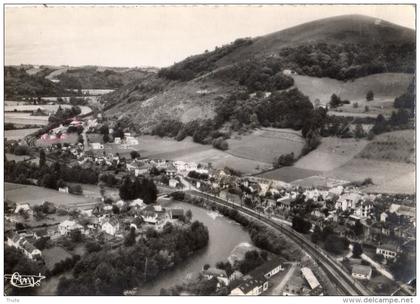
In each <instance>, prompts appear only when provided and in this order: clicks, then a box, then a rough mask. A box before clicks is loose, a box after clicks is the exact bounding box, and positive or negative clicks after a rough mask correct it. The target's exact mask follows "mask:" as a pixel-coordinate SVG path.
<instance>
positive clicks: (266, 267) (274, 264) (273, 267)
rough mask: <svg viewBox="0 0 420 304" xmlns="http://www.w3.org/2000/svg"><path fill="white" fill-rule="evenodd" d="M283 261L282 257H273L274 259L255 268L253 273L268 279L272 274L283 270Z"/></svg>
mask: <svg viewBox="0 0 420 304" xmlns="http://www.w3.org/2000/svg"><path fill="white" fill-rule="evenodd" d="M283 270H284V268H283V263H282V260H281V259H280V258H273V259H272V260H270V261H268V262H266V263H264V264H262V265H261V266H259V267H257V268H256V269H254V270H253V271H252V272H251V274H252V275H256V276H263V277H265V278H266V279H267V280H268V279H270V278H271V277H272V276H274V275H276V274H278V273H279V272H280V271H283Z"/></svg>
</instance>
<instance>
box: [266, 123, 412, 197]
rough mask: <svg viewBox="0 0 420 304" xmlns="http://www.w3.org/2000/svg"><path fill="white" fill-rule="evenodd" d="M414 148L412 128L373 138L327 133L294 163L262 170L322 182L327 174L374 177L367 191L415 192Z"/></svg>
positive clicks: (277, 176)
mask: <svg viewBox="0 0 420 304" xmlns="http://www.w3.org/2000/svg"><path fill="white" fill-rule="evenodd" d="M414 157H415V151H414V135H413V131H412V130H404V131H394V132H390V133H384V134H382V135H379V136H377V137H376V138H375V139H374V140H372V141H367V140H356V139H351V138H350V139H344V138H334V137H328V138H323V139H322V143H321V145H320V146H319V147H318V148H317V149H316V150H314V151H312V152H310V153H309V154H308V155H306V156H304V157H302V158H301V159H299V160H298V161H297V162H296V163H295V164H294V165H293V166H291V167H283V168H280V169H277V170H273V171H269V172H266V173H263V174H261V175H260V176H261V177H266V178H273V179H278V180H282V181H286V182H293V183H295V184H299V185H305V186H309V185H319V184H320V183H321V184H322V183H324V182H326V181H327V180H328V178H332V179H337V180H339V181H343V182H345V181H362V180H363V179H365V178H367V177H370V178H372V180H373V182H374V185H370V186H368V187H366V188H364V191H366V192H384V193H408V194H410V193H415V192H414V191H415V164H414V162H415V160H414Z"/></svg>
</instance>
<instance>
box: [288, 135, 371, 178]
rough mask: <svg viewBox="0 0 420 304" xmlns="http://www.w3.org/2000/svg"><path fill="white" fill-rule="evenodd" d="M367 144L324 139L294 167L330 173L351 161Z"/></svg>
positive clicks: (352, 140) (348, 139) (366, 142)
mask: <svg viewBox="0 0 420 304" xmlns="http://www.w3.org/2000/svg"><path fill="white" fill-rule="evenodd" d="M367 144H368V141H367V140H364V139H361V140H356V139H353V138H337V137H324V138H322V141H321V144H320V145H319V146H318V148H316V150H314V151H312V152H310V153H309V154H307V155H305V156H304V157H302V158H301V159H299V160H298V161H297V162H296V163H295V164H294V167H296V168H300V169H305V170H315V171H330V170H333V169H335V168H338V167H340V166H342V165H344V164H345V163H347V162H348V161H350V160H351V159H353V158H354V157H355V156H356V155H357V154H359V153H360V152H361V151H362V150H363V149H364V148H365V147H366V145H367Z"/></svg>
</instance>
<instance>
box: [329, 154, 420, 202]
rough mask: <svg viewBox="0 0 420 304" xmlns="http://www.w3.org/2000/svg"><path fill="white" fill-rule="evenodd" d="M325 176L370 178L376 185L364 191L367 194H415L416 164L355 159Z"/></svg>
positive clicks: (351, 179) (352, 178)
mask: <svg viewBox="0 0 420 304" xmlns="http://www.w3.org/2000/svg"><path fill="white" fill-rule="evenodd" d="M323 175H324V176H328V177H332V178H338V179H345V180H349V181H361V180H363V179H364V178H367V177H370V178H372V180H373V183H374V185H371V186H369V187H367V188H366V189H364V190H365V191H366V192H384V193H407V194H413V193H415V165H414V164H406V163H401V162H390V161H378V160H370V159H361V158H355V159H353V160H351V161H349V162H348V163H346V164H345V165H344V166H342V167H339V168H337V169H334V170H332V171H328V172H325V173H324V174H323Z"/></svg>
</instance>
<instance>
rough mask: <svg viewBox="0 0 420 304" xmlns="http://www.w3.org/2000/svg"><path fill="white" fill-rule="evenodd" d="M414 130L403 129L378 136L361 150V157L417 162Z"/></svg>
mask: <svg viewBox="0 0 420 304" xmlns="http://www.w3.org/2000/svg"><path fill="white" fill-rule="evenodd" d="M414 136H415V133H414V130H402V131H394V132H389V133H384V134H381V135H379V136H376V137H375V138H374V139H373V140H372V141H371V142H369V144H368V145H367V146H366V147H365V148H364V149H363V151H361V152H360V154H359V157H360V158H366V159H374V160H385V161H393V162H405V163H413V164H414V163H415V143H414Z"/></svg>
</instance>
